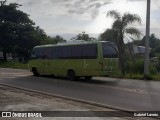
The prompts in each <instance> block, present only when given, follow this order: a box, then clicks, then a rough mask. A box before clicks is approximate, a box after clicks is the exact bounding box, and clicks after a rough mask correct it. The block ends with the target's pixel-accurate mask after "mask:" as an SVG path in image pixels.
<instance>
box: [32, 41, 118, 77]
mask: <svg viewBox="0 0 160 120" xmlns="http://www.w3.org/2000/svg"><path fill="white" fill-rule="evenodd" d="M31 58H32V59H31V60H30V63H29V66H30V71H31V72H33V75H34V76H38V75H40V74H45V75H55V76H64V77H68V78H69V79H70V80H75V79H76V78H78V77H85V79H91V78H92V77H93V76H108V75H111V74H112V73H113V72H114V71H115V70H117V69H118V50H117V47H116V45H115V44H114V43H112V42H109V41H84V40H75V41H72V42H65V43H58V44H48V45H40V46H35V47H34V48H33V51H32V54H31Z"/></svg>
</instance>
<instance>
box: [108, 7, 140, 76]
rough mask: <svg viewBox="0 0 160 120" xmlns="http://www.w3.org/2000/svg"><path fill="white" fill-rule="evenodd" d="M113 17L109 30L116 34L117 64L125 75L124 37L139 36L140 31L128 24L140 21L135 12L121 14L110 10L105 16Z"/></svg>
mask: <svg viewBox="0 0 160 120" xmlns="http://www.w3.org/2000/svg"><path fill="white" fill-rule="evenodd" d="M108 16H110V17H113V18H114V19H115V21H114V22H113V25H112V28H111V30H110V31H112V32H113V34H114V35H115V36H116V37H115V39H116V43H117V46H118V51H119V65H120V69H121V72H122V74H123V75H125V66H124V63H125V59H124V55H125V54H124V53H125V48H124V38H125V36H126V35H127V34H129V35H135V36H137V37H139V36H140V35H141V33H140V31H139V30H138V29H136V28H134V27H130V26H129V25H130V24H132V23H134V22H138V23H141V18H140V17H139V16H138V15H137V14H130V13H125V14H123V15H121V14H120V13H119V12H117V11H115V10H111V11H109V12H108V13H107V17H108ZM107 33H108V32H107Z"/></svg>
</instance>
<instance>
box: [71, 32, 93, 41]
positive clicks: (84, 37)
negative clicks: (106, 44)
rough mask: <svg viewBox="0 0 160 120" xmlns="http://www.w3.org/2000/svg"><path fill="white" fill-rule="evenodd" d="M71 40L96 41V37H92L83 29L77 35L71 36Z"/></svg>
mask: <svg viewBox="0 0 160 120" xmlns="http://www.w3.org/2000/svg"><path fill="white" fill-rule="evenodd" d="M71 40H85V41H95V40H96V38H94V37H90V36H89V35H88V34H86V33H85V32H84V31H83V32H82V33H79V34H78V35H77V36H76V37H73V38H71Z"/></svg>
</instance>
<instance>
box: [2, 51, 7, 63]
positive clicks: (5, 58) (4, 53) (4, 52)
mask: <svg viewBox="0 0 160 120" xmlns="http://www.w3.org/2000/svg"><path fill="white" fill-rule="evenodd" d="M2 52H3V59H4V61H5V62H6V61H7V52H6V50H5V49H3V50H2Z"/></svg>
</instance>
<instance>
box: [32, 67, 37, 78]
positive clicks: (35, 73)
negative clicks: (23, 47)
mask: <svg viewBox="0 0 160 120" xmlns="http://www.w3.org/2000/svg"><path fill="white" fill-rule="evenodd" d="M32 72H33V75H34V76H38V75H39V73H38V71H37V69H36V68H35V67H34V68H32Z"/></svg>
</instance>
